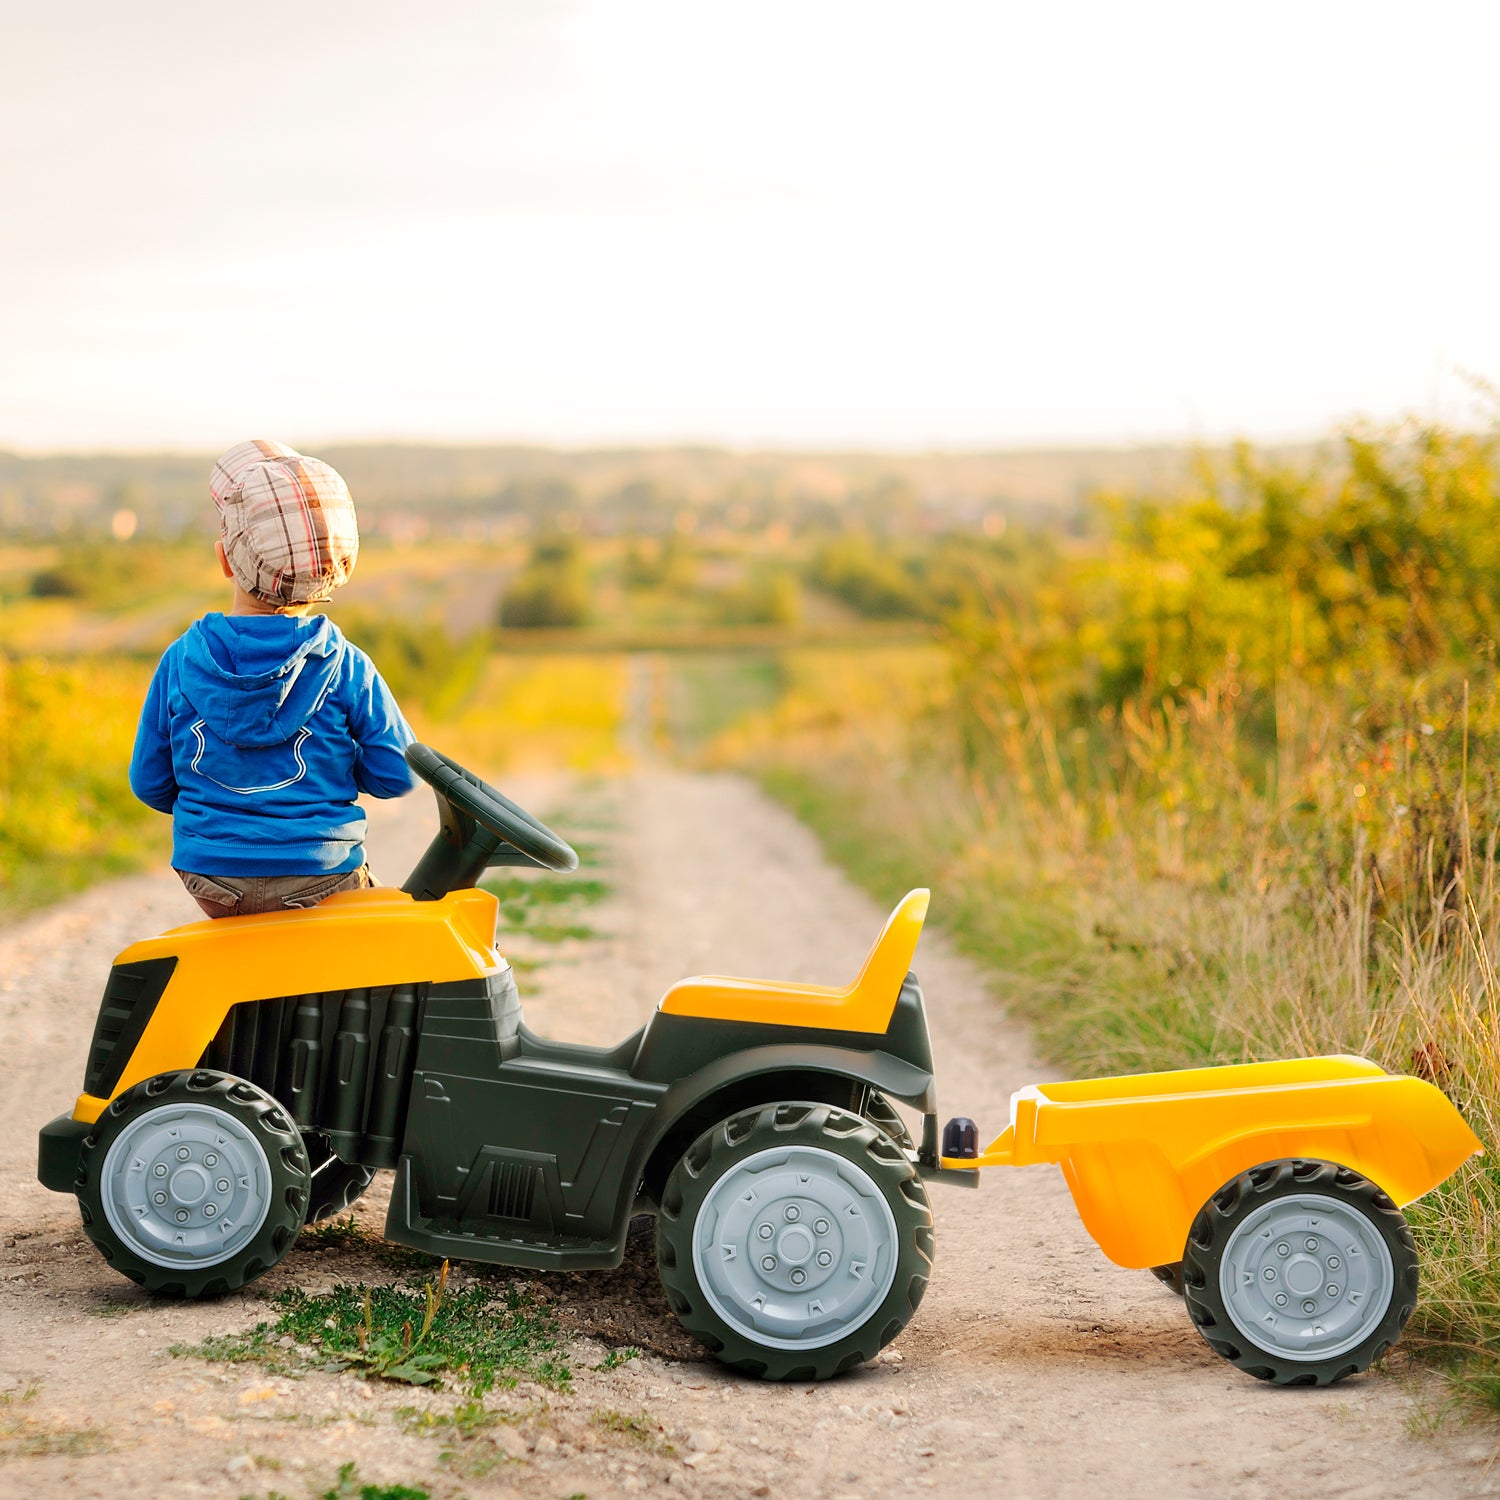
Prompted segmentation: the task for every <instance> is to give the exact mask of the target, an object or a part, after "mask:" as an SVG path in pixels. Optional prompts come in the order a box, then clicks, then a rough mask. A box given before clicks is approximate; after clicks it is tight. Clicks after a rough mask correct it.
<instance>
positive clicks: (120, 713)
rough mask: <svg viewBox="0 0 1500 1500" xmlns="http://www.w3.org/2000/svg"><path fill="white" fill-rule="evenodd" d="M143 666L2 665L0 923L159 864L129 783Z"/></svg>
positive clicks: (149, 817)
mask: <svg viewBox="0 0 1500 1500" xmlns="http://www.w3.org/2000/svg"><path fill="white" fill-rule="evenodd" d="M150 676H151V665H150V663H148V662H141V661H135V660H131V659H128V658H108V657H98V658H93V659H91V660H87V661H62V660H48V659H47V658H45V657H23V658H20V659H18V660H17V659H10V658H7V657H5V656H4V655H0V920H3V919H4V918H6V917H10V916H15V915H18V914H19V913H21V912H24V911H29V910H31V909H33V908H35V907H37V906H41V905H44V904H45V903H46V902H48V901H54V900H56V899H57V898H58V897H59V896H62V895H66V894H67V893H68V892H70V891H74V890H78V889H81V888H82V887H83V886H85V885H87V884H89V883H90V882H91V881H93V880H97V879H99V878H100V877H101V876H106V875H113V874H119V873H121V872H122V871H124V870H128V869H131V868H133V867H134V866H135V865H137V864H138V863H140V861H141V860H142V858H143V857H148V856H152V855H156V856H160V857H165V855H166V852H167V848H168V842H169V840H168V832H167V824H166V820H165V819H163V818H162V817H161V816H160V815H159V814H157V813H153V812H151V811H150V810H149V809H148V808H146V807H144V806H142V805H141V804H140V803H139V802H137V801H136V800H135V798H134V797H133V796H132V795H131V792H130V784H129V778H128V770H129V766H130V751H131V746H132V744H133V743H134V739H135V726H136V720H137V718H138V717H139V715H140V708H141V700H142V699H143V698H144V697H145V693H146V684H147V682H148V681H149V680H150Z"/></svg>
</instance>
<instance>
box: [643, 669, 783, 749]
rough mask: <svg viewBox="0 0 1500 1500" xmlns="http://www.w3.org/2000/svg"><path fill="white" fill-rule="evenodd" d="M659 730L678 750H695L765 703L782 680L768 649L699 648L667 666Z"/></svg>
mask: <svg viewBox="0 0 1500 1500" xmlns="http://www.w3.org/2000/svg"><path fill="white" fill-rule="evenodd" d="M666 672H667V681H666V685H665V692H664V694H663V697H664V701H663V702H662V703H661V704H660V705H659V708H658V712H659V713H660V714H661V716H662V718H663V719H664V722H663V723H662V724H661V725H659V726H658V727H659V732H660V733H661V734H663V735H664V736H665V737H666V739H667V740H668V741H669V742H670V743H671V744H672V745H673V746H674V747H675V748H676V749H678V750H679V751H688V752H691V751H694V750H696V749H698V748H699V747H701V746H703V745H705V744H706V743H707V742H708V741H709V740H711V739H713V738H714V737H715V736H716V735H718V734H721V733H722V732H723V731H724V730H726V729H728V728H729V727H730V726H731V725H732V724H735V723H737V722H738V721H739V720H740V719H742V718H744V717H745V716H746V715H747V714H750V713H755V712H758V711H761V710H763V709H768V708H770V707H771V706H772V705H773V704H774V703H775V702H776V701H777V699H778V698H780V696H781V694H782V692H783V691H784V689H785V686H786V674H785V671H784V669H783V666H782V662H781V658H780V656H779V655H777V654H775V653H773V652H765V651H746V652H737V653H729V652H704V653H703V654H701V655H694V656H678V657H674V658H672V659H671V660H670V661H669V662H668V663H667V667H666Z"/></svg>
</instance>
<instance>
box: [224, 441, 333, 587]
mask: <svg viewBox="0 0 1500 1500" xmlns="http://www.w3.org/2000/svg"><path fill="white" fill-rule="evenodd" d="M208 492H209V494H211V495H212V496H213V499H214V504H215V505H217V506H218V507H219V511H220V514H221V515H222V517H223V540H224V555H225V556H226V557H227V558H228V559H229V566H230V569H231V571H232V572H233V573H234V576H235V580H236V581H237V582H238V583H239V585H240V587H241V588H242V589H244V590H245V592H246V593H247V594H251V595H253V596H254V597H255V598H257V599H261V600H263V601H264V602H266V603H267V604H320V603H322V602H323V601H324V600H326V599H328V598H330V597H331V596H332V594H333V591H334V590H335V589H336V588H338V587H339V586H340V585H341V584H344V583H347V582H348V580H349V575H350V574H351V573H352V572H353V571H354V562H355V559H356V558H357V557H358V556H359V524H358V522H357V521H356V520H355V516H354V501H353V499H352V498H351V497H350V494H349V486H348V485H346V484H345V483H344V481H343V479H342V477H341V476H340V475H339V472H338V470H337V469H334V468H332V467H330V466H329V465H328V464H325V463H324V462H323V461H322V459H319V458H305V457H303V455H302V454H300V453H298V452H297V450H296V449H295V448H288V447H287V446H286V444H285V443H273V442H269V441H267V440H266V439H263V438H256V439H253V440H252V441H250V442H248V443H236V444H235V446H234V447H233V448H231V449H229V451H228V452H227V453H224V454H221V455H220V457H219V460H218V462H217V463H216V464H215V465H214V467H213V473H212V474H211V475H210V476H209V480H208Z"/></svg>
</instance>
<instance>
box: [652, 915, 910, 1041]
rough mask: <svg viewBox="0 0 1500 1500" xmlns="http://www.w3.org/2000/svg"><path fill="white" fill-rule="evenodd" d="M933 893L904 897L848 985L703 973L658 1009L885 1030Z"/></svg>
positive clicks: (721, 1018)
mask: <svg viewBox="0 0 1500 1500" xmlns="http://www.w3.org/2000/svg"><path fill="white" fill-rule="evenodd" d="M928 896H929V893H928V892H927V891H925V890H918V891H912V892H910V893H909V894H908V895H907V896H905V897H904V898H903V899H902V901H901V904H900V905H899V906H898V907H897V908H896V909H895V911H893V912H892V913H891V915H890V919H889V921H887V922H886V924H885V927H884V929H883V930H882V931H881V934H880V936H879V937H878V938H876V939H875V946H874V947H873V948H871V949H870V952H869V956H868V957H867V958H866V959H865V962H864V966H863V967H862V968H861V969H860V971H859V977H858V978H857V979H856V980H855V981H854V983H853V984H851V985H848V986H846V987H845V988H842V989H839V988H834V987H832V986H828V985H820V984H778V983H777V982H776V981H774V980H767V979H735V978H731V977H729V976H726V975H723V974H703V975H700V976H698V977H697V978H695V979H684V980H681V981H679V982H678V983H677V984H674V985H673V986H672V988H671V989H669V990H668V991H667V993H666V994H665V995H663V996H662V999H661V1004H660V1005H659V1006H658V1007H657V1009H658V1010H660V1011H661V1012H662V1013H663V1014H665V1015H669V1016H697V1017H699V1018H701V1019H703V1020H709V1021H755V1022H760V1023H762V1024H764V1025H768V1026H811V1027H815V1028H817V1029H818V1030H822V1031H869V1032H876V1033H880V1032H883V1031H884V1030H885V1029H886V1028H887V1027H888V1026H889V1025H890V1024H891V1013H892V1012H893V1011H894V1010H895V1008H896V1001H897V999H898V998H899V997H900V994H901V985H902V982H903V981H904V980H905V978H906V974H907V971H908V970H909V969H910V968H911V960H912V955H913V953H915V952H916V948H917V939H918V938H919V937H921V935H922V922H923V919H924V918H925V917H926V915H927V902H928Z"/></svg>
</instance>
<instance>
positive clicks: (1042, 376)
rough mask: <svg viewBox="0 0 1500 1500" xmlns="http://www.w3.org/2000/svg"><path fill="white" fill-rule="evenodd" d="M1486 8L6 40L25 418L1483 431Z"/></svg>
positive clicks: (1488, 104) (460, 426)
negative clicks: (1371, 423) (1384, 421)
mask: <svg viewBox="0 0 1500 1500" xmlns="http://www.w3.org/2000/svg"><path fill="white" fill-rule="evenodd" d="M1497 57H1500V7H1497V6H1495V5H1493V4H1488V3H1470V4H1443V3H1431V0H1428V3H1424V4H1422V5H1413V4H1410V3H1406V4H1370V3H1364V4H1332V3H1319V0H1298V3H1294V4H1278V3H1257V4H1248V3H1244V4H1239V5H1230V4H1214V3H1203V0H1197V3H1189V4H1162V3H1137V4H1120V3H1118V0H1111V3H1104V4H1092V5H1081V4H1063V3H1046V4H1042V3H1037V0H1026V3H1024V4H1013V3H1008V0H986V3H979V4H965V3H942V0H939V3H932V4H925V5H923V4H915V3H909V0H908V3H905V4H888V3H882V0H858V3H822V0H794V3H780V0H757V3H754V4H748V3H745V4H738V5H729V4H723V3H717V0H677V3H661V0H615V3H602V0H596V3H591V0H576V3H574V0H568V3H556V0H530V3H525V4H522V3H517V0H474V3H469V0H433V3H429V4H426V5H415V4H401V3H388V0H360V3H358V4H352V3H347V0H298V3H290V0H264V3H261V4H259V5H257V6H255V7H253V8H247V7H243V6H237V7H227V6H217V5H203V4H202V3H201V0H193V3H161V0H140V3H138V4H136V5H132V6H123V5H120V4H119V3H118V0H75V3H73V4H71V5H68V6H44V5H32V6H26V7H22V6H20V5H12V6H10V7H8V14H7V17H6V20H5V24H4V27H3V31H0V446H8V447H19V448H22V449H25V450H38V449H46V448H51V447H63V446H67V447H75V446H76V447H82V446H92V447H98V446H123V447H130V448H146V447H156V446H176V447H189V446H191V447H204V448H213V447H219V446H224V445H226V444H227V443H229V442H233V441H236V440H238V439H239V438H241V437H244V436H246V435H248V434H250V433H255V434H258V435H272V436H285V437H287V438H289V439H291V440H295V441H306V442H313V441H329V440H335V439H351V438H378V437H400V438H426V437H430V438H441V439H482V440H493V439H521V440H540V441H546V442H559V443H583V442H597V441H628V442H650V441H671V440H678V439H703V440H709V441H723V442H730V443H735V444H759V443H770V444H785V445H797V446H822V445H830V444H858V445H877V446H889V447H897V446H901V447H910V446H929V445H931V446H941V447H962V446H976V445H985V446H990V445H997V446H1001V445H1007V446H1008V445H1015V444H1024V443H1032V442H1055V441H1059V440H1063V441H1106V442H1118V441H1125V442H1129V441H1140V440H1146V439H1152V438H1163V437H1166V438H1174V437H1198V438H1215V437H1221V436H1225V435H1229V434H1245V435H1249V436H1252V437H1256V436H1258V437H1272V436H1287V435H1299V434H1304V433H1312V432H1318V431H1322V430H1325V429H1326V428H1327V427H1329V426H1330V425H1331V424H1334V423H1338V422H1342V421H1345V420H1348V419H1349V418H1350V417H1352V416H1355V415H1359V414H1363V415H1367V416H1371V417H1374V418H1386V417H1390V416H1394V415H1397V414H1400V413H1405V412H1416V413H1419V414H1422V415H1428V416H1438V417H1441V418H1444V419H1447V420H1470V419H1472V417H1473V416H1474V413H1475V411H1476V409H1477V408H1476V406H1475V403H1474V400H1473V398H1472V395H1471V391H1470V388H1469V386H1468V385H1467V384H1466V382H1465V375H1466V374H1473V375H1477V376H1479V377H1482V378H1485V379H1489V380H1492V381H1496V382H1500V302H1497V298H1496V296H1495V280H1496V259H1497V255H1496V251H1497V243H1500V234H1497V230H1500V206H1497V203H1500V200H1497V194H1496V183H1497V167H1500V107H1497V102H1496V88H1495V66H1496V58H1497Z"/></svg>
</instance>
